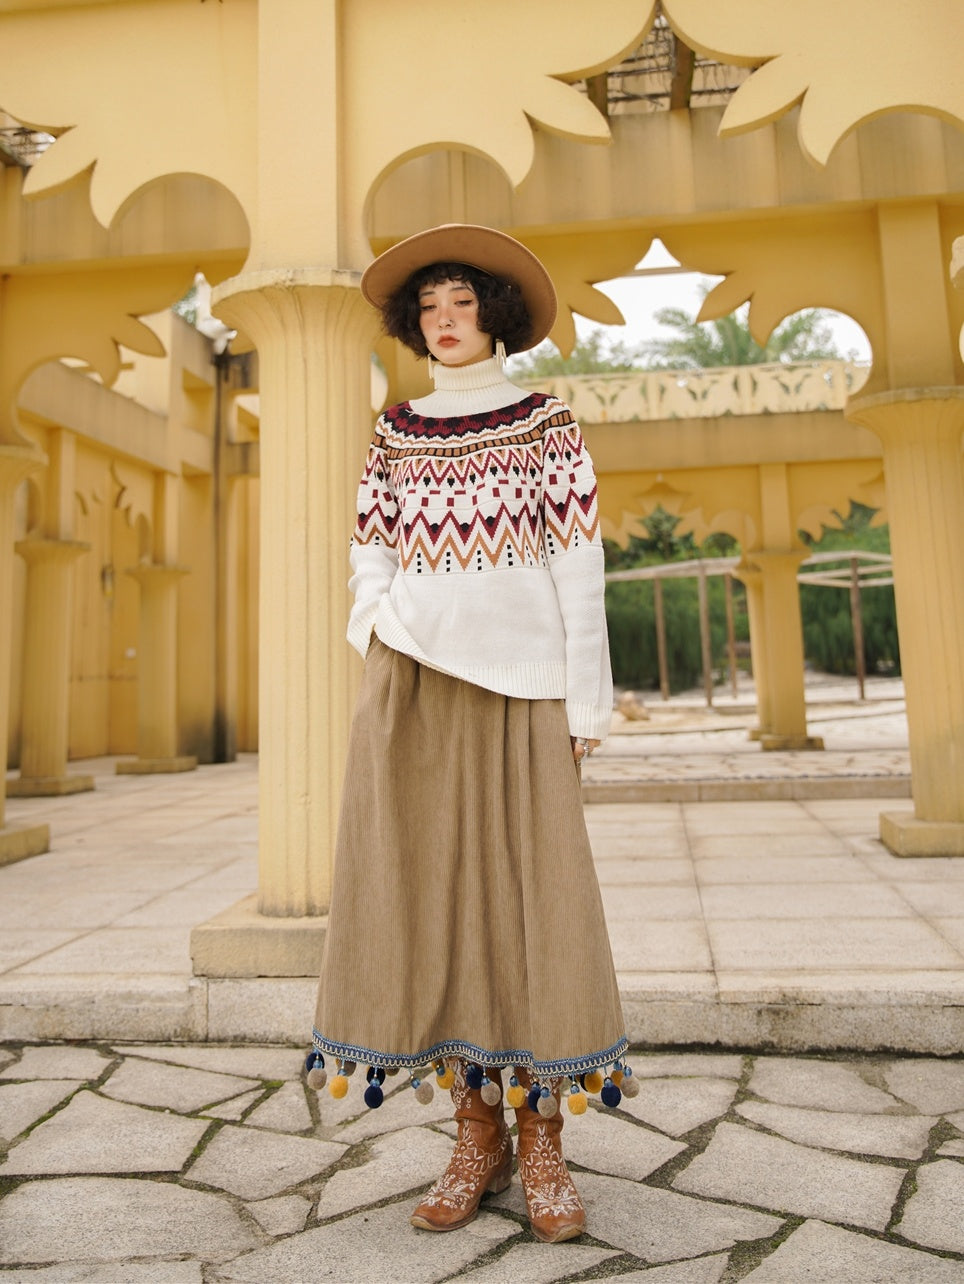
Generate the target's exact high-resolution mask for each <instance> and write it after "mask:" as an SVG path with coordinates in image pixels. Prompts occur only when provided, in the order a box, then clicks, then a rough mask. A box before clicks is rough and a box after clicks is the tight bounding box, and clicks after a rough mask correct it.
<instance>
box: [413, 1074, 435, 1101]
mask: <svg viewBox="0 0 964 1284" xmlns="http://www.w3.org/2000/svg"><path fill="white" fill-rule="evenodd" d="M434 1096H435V1089H434V1088H433V1087H432V1085H431V1084H430V1083H429V1081H428V1080H427V1079H423V1080H422V1082H421V1083H420V1084H419V1085H418V1087H417V1088H416V1089H415V1100H416V1101H417V1102H418V1103H419V1105H420V1106H427V1105H428V1104H429V1102H430V1101H431V1100H432V1098H433V1097H434Z"/></svg>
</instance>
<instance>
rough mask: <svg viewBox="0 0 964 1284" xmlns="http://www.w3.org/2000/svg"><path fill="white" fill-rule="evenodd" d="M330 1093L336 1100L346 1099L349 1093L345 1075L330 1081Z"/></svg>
mask: <svg viewBox="0 0 964 1284" xmlns="http://www.w3.org/2000/svg"><path fill="white" fill-rule="evenodd" d="M328 1091H329V1092H330V1093H331V1095H332V1096H333V1097H335V1098H336V1099H338V1098H340V1097H344V1096H345V1094H346V1093H347V1092H348V1080H347V1079H346V1077H345V1076H344V1075H343V1074H336V1075H335V1076H334V1078H333V1079H331V1080H329V1083H328Z"/></svg>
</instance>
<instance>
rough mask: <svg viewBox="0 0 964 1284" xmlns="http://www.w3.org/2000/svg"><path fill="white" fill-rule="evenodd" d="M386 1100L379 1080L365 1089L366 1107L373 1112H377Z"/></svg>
mask: <svg viewBox="0 0 964 1284" xmlns="http://www.w3.org/2000/svg"><path fill="white" fill-rule="evenodd" d="M384 1100H385V1094H384V1093H383V1092H382V1085H381V1084H380V1083H378V1081H377V1080H375V1081H373V1082H371V1083H369V1085H368V1087H367V1088H366V1089H365V1105H366V1106H369V1107H370V1108H371V1109H372V1110H377V1109H378V1107H379V1106H380V1105H381V1104H382V1102H383V1101H384Z"/></svg>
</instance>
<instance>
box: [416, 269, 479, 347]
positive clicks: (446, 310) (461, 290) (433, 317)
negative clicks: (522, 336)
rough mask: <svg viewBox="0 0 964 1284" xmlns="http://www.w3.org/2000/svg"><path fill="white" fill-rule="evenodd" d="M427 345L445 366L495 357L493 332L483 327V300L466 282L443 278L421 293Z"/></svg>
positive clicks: (421, 312) (423, 334)
mask: <svg viewBox="0 0 964 1284" xmlns="http://www.w3.org/2000/svg"><path fill="white" fill-rule="evenodd" d="M418 301H419V309H420V311H419V326H420V327H421V331H422V336H423V338H424V339H425V346H426V347H427V348H428V350H429V352H430V353H431V354H432V356H433V357H434V358H435V360H436V361H439V362H441V364H442V365H444V366H471V365H474V364H475V362H476V361H485V360H487V359H488V358H489V357H491V356H492V338H491V335H488V334H485V333H483V331H481V330H480V329H479V324H478V322H479V300H478V298H477V297H476V294H475V291H474V290H473V289H472V287H471V285H468V284H467V283H466V282H465V281H439V282H438V283H436V284H433V283H431V282H430V283H429V284H427V285H423V286H422V288H421V289H420V290H419V292H418Z"/></svg>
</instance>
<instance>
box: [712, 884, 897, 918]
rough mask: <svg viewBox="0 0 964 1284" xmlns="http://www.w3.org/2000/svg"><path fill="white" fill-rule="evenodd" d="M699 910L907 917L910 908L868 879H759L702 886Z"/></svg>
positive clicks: (740, 914) (725, 914)
mask: <svg viewBox="0 0 964 1284" xmlns="http://www.w3.org/2000/svg"><path fill="white" fill-rule="evenodd" d="M700 896H701V901H702V905H703V913H704V914H705V915H706V917H707V918H718V919H746V920H749V919H754V918H764V919H774V918H776V919H785V918H910V917H913V915H914V911H913V909H912V908H911V906H910V905H908V904H907V902H906V901H905V900H904V899H903V898H902V897H901V896H900V895H899V894H898V893H897V892H896V891H894V890H893V888H890V887H883V886H881V885H880V884H878V883H876V882H871V881H870V880H869V879H866V878H865V879H864V880H863V881H862V882H853V883H833V884H832V885H831V886H828V887H819V886H818V887H814V886H813V884H810V883H790V882H784V881H782V880H781V881H780V882H777V881H775V880H774V881H771V882H768V883H764V882H760V883H755V884H751V885H750V886H740V887H731V886H717V887H712V886H710V887H704V888H703V889H702V891H701V893H700Z"/></svg>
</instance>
